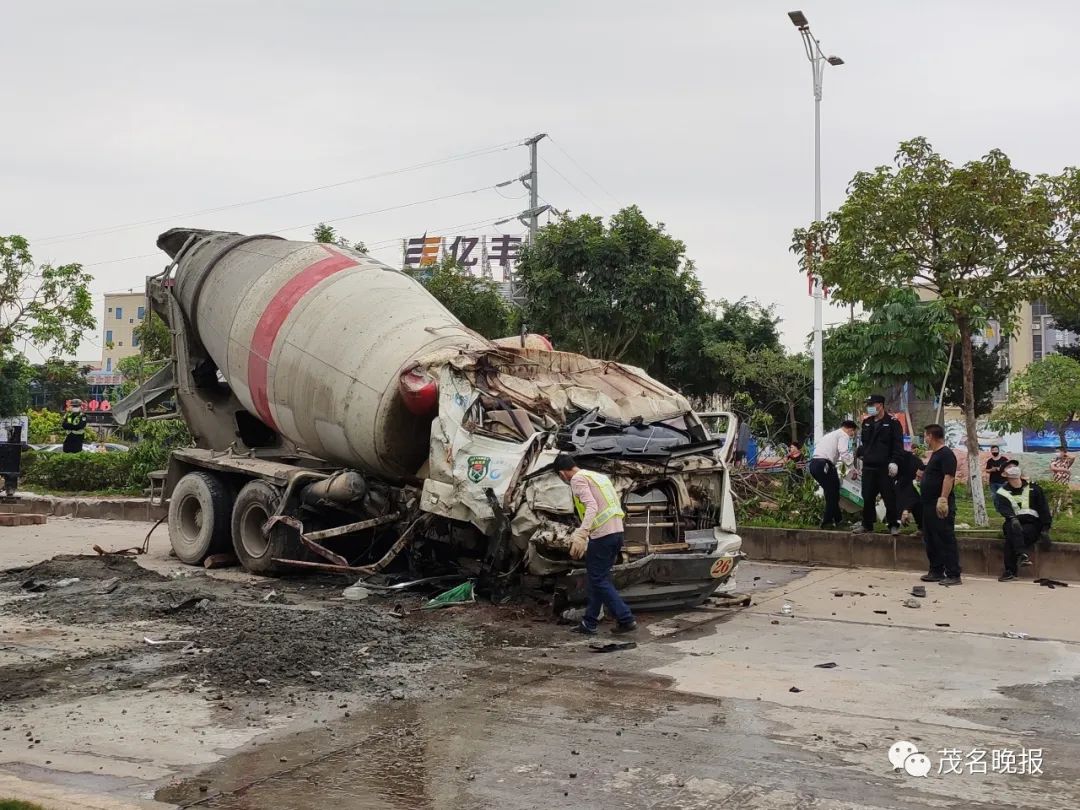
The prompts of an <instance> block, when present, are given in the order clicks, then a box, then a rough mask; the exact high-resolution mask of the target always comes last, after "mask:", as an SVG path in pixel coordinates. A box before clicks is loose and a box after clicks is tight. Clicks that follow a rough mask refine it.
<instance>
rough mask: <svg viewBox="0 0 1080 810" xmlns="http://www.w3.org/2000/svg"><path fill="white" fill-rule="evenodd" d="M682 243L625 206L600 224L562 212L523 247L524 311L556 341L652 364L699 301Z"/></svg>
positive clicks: (520, 270) (646, 365) (601, 355)
mask: <svg viewBox="0 0 1080 810" xmlns="http://www.w3.org/2000/svg"><path fill="white" fill-rule="evenodd" d="M685 252H686V248H685V246H684V245H683V243H682V242H680V241H679V240H678V239H675V238H674V237H672V236H670V235H669V234H667V233H665V231H664V226H663V224H661V223H657V224H656V225H653V224H652V223H650V222H649V221H648V220H646V219H645V217H644V216H643V215H642V213H641V211H640V210H639V209H638V208H637V206H630V207H628V208H624V209H623V210H621V211H619V212H618V213H617V214H615V215H614V216H612V217H611V219H610V221H609V224H608V225H607V226H605V225H604V223H603V221H602V220H601V219H600V218H599V217H591V216H584V215H583V216H580V217H577V218H576V219H570V218H564V219H560V220H558V221H556V222H553V223H551V224H550V225H547V226H545V227H544V228H542V229H541V230H540V231H539V232H538V233H537V236H536V240H535V242H534V243H533V244H531V245H527V246H526V247H525V248H523V249H522V252H521V258H520V260H519V261H518V263H517V275H518V279H519V281H520V283H521V287H522V289H523V292H524V294H525V300H526V303H525V310H524V317H525V321H526V323H528V324H529V327H530V328H531V329H533V330H535V331H541V332H545V333H547V334H550V335H551V336H552V338H553V340H554V341H555V344H556V345H557V346H559V347H560V348H563V347H564V348H566V349H569V350H571V351H578V352H581V353H583V354H586V355H588V356H590V357H599V358H603V359H605V360H621V361H625V362H628V363H633V364H635V365H638V366H642V367H644V368H649V367H650V366H652V364H653V361H654V359H655V358H656V357H657V356H658V355H659V354H660V353H661V351H662V350H663V349H664V348H665V347H667V346H670V345H671V344H672V343H673V342H674V341H675V340H676V339H677V337H678V335H679V334H680V332H681V331H682V330H683V329H684V328H685V327H686V325H687V324H689V323H691V322H693V321H694V319H696V318H698V317H699V316H700V314H701V312H702V310H703V309H704V306H705V297H704V294H703V293H702V290H701V284H700V282H699V281H698V278H697V275H696V273H695V272H694V265H693V262H691V261H689V260H687V259H686V258H685V255H684V254H685Z"/></svg>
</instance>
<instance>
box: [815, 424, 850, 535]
mask: <svg viewBox="0 0 1080 810" xmlns="http://www.w3.org/2000/svg"><path fill="white" fill-rule="evenodd" d="M857 429H858V425H856V424H855V423H854V422H852V421H851V420H850V419H845V420H844V421H843V422H841V423H840V427H839V428H837V429H836V430H834V431H833V432H832V433H826V434H825V435H824V436H822V437H821V441H820V442H818V443H817V444H816V445H814V457H813V458H812V459H810V475H812V476H813V477H814V480H815V481H817V482H818V483H819V484H821V489H822V491H823V492H824V493H825V514H824V516H823V517H822V518H821V528H823V529H835V528H839V526H840V524H841V523H842V522H843V520H844V516H843V515H842V514H841V512H840V475H839V473H838V472H837V470H836V465H837V464H839V463H840V462H841V461H843V462H844V463H845V464H851V463H852V461H853V458H852V455H851V440H852V439H853V438H855V431H856V430H857Z"/></svg>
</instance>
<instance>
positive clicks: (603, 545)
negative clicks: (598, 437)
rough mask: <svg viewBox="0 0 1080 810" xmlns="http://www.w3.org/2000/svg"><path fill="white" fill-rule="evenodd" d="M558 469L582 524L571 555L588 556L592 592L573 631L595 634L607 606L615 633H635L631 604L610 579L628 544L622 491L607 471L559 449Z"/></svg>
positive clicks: (556, 464)
mask: <svg viewBox="0 0 1080 810" xmlns="http://www.w3.org/2000/svg"><path fill="white" fill-rule="evenodd" d="M554 466H555V472H556V473H558V475H559V477H560V478H562V480H563V481H565V482H566V483H568V484H569V485H570V490H571V492H572V493H573V496H574V508H575V509H576V510H577V514H578V518H580V519H581V526H580V528H578V529H577V531H575V532H574V534H573V540H572V541H571V544H570V556H571V557H572V558H574V559H575V560H580V559H581V558H582V557H584V558H585V574H586V583H587V590H588V595H589V603H588V607H586V608H585V616H584V617H583V618H582V620H581V624H579V625H577V626H576V627H574V628H573V630H572V632H574V633H581V634H583V635H586V636H595V635H596V633H597V627H598V625H599V623H600V608H601V607H605V608H607V612H608V615H609V616H614V617H615V621H616V624H615V627H614V629H612V631H611V632H612V633H615V634H622V633H632V632H634V631H635V630H637V622H636V621H635V620H634V614H633V613H632V612H631V611H630V607H629V606H628V605H627V604H626V602H624V601H623V598H622V597H621V596H619V591H618V590H617V589H616V588H615V583H614V582H612V580H611V569H612V567H613V566H614V565H615V563H616V562H617V561H618V559H619V552H620V551H622V545H623V518H624V517H625V513H624V512H623V509H622V502H621V501H620V500H619V493H618V492H616V490H615V486H614V485H613V484H612V483H611V479H610V478H608V477H607V476H606V475H603V474H602V473H598V472H593V471H592V470H583V469H581V468H580V467H578V465H577V462H576V461H575V460H574V457H573V456H570V455H567V454H566V453H560V454H559V455H558V456H556V457H555V464H554Z"/></svg>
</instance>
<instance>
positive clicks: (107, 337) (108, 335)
mask: <svg viewBox="0 0 1080 810" xmlns="http://www.w3.org/2000/svg"><path fill="white" fill-rule="evenodd" d="M105 342H106V343H112V329H106V330H105Z"/></svg>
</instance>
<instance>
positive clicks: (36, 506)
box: [0, 495, 169, 522]
mask: <svg viewBox="0 0 1080 810" xmlns="http://www.w3.org/2000/svg"><path fill="white" fill-rule="evenodd" d="M168 513H169V507H168V506H152V505H151V504H150V499H149V498H63V497H53V496H50V495H34V496H28V497H22V498H12V499H6V500H4V501H0V515H45V516H48V517H77V518H87V519H93V520H138V521H145V522H154V521H157V520H160V519H161V518H162V517H165V516H166V515H167V514H168Z"/></svg>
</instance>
